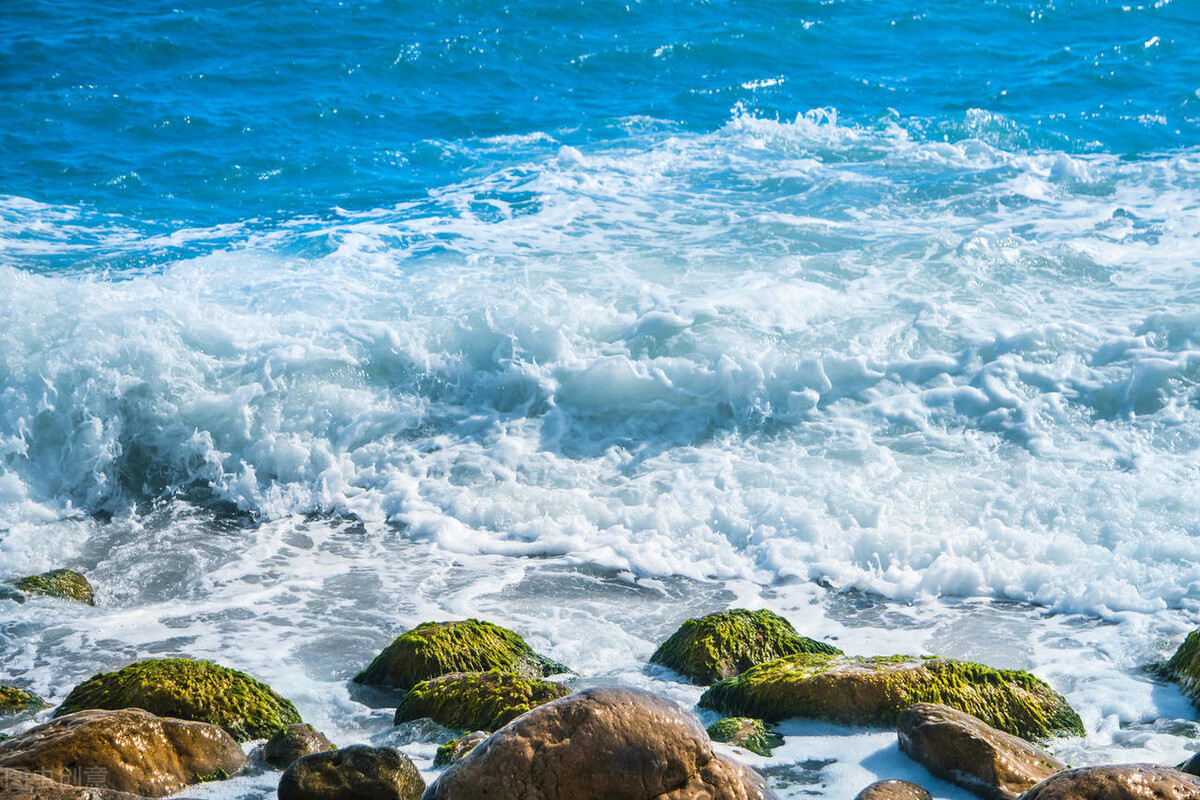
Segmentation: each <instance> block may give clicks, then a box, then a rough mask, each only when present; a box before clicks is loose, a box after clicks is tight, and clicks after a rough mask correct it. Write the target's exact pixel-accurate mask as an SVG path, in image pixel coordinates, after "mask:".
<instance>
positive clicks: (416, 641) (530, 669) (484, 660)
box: [354, 619, 568, 690]
mask: <svg viewBox="0 0 1200 800" xmlns="http://www.w3.org/2000/svg"><path fill="white" fill-rule="evenodd" d="M493 669H498V670H501V671H502V672H512V673H514V674H517V675H521V676H523V677H526V678H544V677H546V676H548V675H557V674H559V673H562V672H567V671H568V670H567V668H566V667H564V666H563V665H562V664H559V663H558V662H556V661H551V660H550V659H548V658H546V657H545V656H543V655H539V654H538V653H535V652H534V651H533V648H531V647H530V646H529V645H528V644H526V643H525V640H524V639H522V638H521V637H520V636H518V635H517V634H516V633H513V632H512V631H510V630H508V629H507V628H501V627H500V626H499V625H493V624H492V623H490V622H483V621H481V620H477V619H468V620H462V621H458V622H424V623H421V624H420V625H418V626H417V627H415V628H413V629H412V630H411V631H409V632H408V633H405V634H403V635H401V636H399V637H398V638H397V639H396V640H395V641H394V642H392V643H391V644H390V645H388V646H387V647H386V648H384V650H383V652H382V653H380V654H379V655H378V656H376V657H375V660H374V661H372V662H371V664H370V666H368V667H367V668H366V669H364V670H363V671H362V672H360V673H359V674H358V675H356V676H355V677H354V680H355V682H357V683H364V684H369V685H372V686H386V687H389V688H393V689H405V690H407V689H411V688H412V687H414V686H416V685H417V684H418V683H420V682H421V681H427V680H430V679H431V678H437V677H439V676H441V675H447V674H449V673H451V672H487V671H489V670H493Z"/></svg>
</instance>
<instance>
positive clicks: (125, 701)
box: [54, 658, 301, 742]
mask: <svg viewBox="0 0 1200 800" xmlns="http://www.w3.org/2000/svg"><path fill="white" fill-rule="evenodd" d="M86 708H107V709H119V708H144V709H145V710H147V711H149V712H150V713H152V714H158V715H159V716H161V717H176V718H178V719H187V720H193V721H195V722H209V723H212V724H213V725H220V726H221V727H222V728H224V729H225V730H227V731H228V732H229V734H230V735H231V736H233V738H234V739H236V740H238V741H239V742H245V741H248V740H250V739H265V738H267V737H268V736H270V735H271V734H273V733H275V731H277V730H279V729H280V728H283V727H285V726H287V725H291V724H293V723H296V722H300V721H301V720H300V714H298V713H297V712H296V707H295V706H293V705H292V704H291V703H290V702H289V701H287V700H285V699H284V698H282V697H280V696H279V695H278V694H276V693H275V692H274V691H272V689H271V687H270V686H267V685H266V684H264V683H259V682H258V681H256V680H254V678H251V677H250V676H249V675H246V674H245V673H242V672H238V671H237V670H232V669H229V668H227V667H222V666H219V665H217V664H214V663H212V662H211V661H193V660H191V659H187V658H162V659H151V660H149V661H139V662H138V663H136V664H130V665H129V666H127V667H125V668H123V669H120V670H117V671H116V672H108V673H101V674H99V675H94V676H92V677H91V678H89V679H88V680H86V681H84V682H83V683H81V684H79V685H78V686H76V687H75V688H74V689H73V690H72V691H71V693H70V694H69V695H67V699H66V700H64V701H63V704H62V705H61V706H59V708H58V710H57V711H55V712H54V716H56V717H58V716H62V715H63V714H71V713H73V712H75V711H81V710H83V709H86Z"/></svg>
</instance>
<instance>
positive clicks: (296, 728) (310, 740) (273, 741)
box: [263, 722, 336, 769]
mask: <svg viewBox="0 0 1200 800" xmlns="http://www.w3.org/2000/svg"><path fill="white" fill-rule="evenodd" d="M334 749H336V748H335V747H334V744H333V742H331V741H329V740H328V739H326V738H325V734H323V733H321V732H320V731H318V730H317V729H316V728H314V727H313V726H312V725H309V724H308V723H306V722H297V723H296V724H295V725H288V726H287V727H286V728H283V729H281V730H278V731H275V734H274V735H273V736H272V737H271V738H270V739H268V740H267V743H266V744H265V745H263V761H266V762H267V763H268V764H270V765H271V766H273V767H279V768H280V769H287V768H288V767H289V766H291V764H292V762H293V761H295V760H296V759H299V758H304V756H310V755H312V754H313V753H323V752H325V751H326V750H334Z"/></svg>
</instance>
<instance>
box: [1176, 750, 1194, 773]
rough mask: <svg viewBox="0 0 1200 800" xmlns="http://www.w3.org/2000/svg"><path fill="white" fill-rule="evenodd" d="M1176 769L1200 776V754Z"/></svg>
mask: <svg viewBox="0 0 1200 800" xmlns="http://www.w3.org/2000/svg"><path fill="white" fill-rule="evenodd" d="M1175 769H1177V770H1179V771H1180V772H1186V773H1187V774H1188V775H1200V753H1197V754H1196V755H1194V756H1192V757H1191V758H1189V759H1188V760H1187V761H1185V762H1183V763H1182V764H1180V765H1179V766H1178V767H1176V768H1175Z"/></svg>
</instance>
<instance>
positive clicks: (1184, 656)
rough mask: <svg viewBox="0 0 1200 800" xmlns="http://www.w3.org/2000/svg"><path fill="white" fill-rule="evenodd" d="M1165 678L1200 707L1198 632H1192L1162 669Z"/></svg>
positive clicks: (1199, 644) (1199, 632)
mask: <svg viewBox="0 0 1200 800" xmlns="http://www.w3.org/2000/svg"><path fill="white" fill-rule="evenodd" d="M1164 672H1165V673H1166V676H1167V677H1168V678H1170V679H1171V680H1173V681H1175V682H1176V683H1178V684H1179V688H1181V689H1183V693H1184V694H1186V695H1187V696H1188V699H1190V700H1191V701H1192V705H1195V706H1198V707H1200V630H1197V631H1192V632H1191V633H1189V634H1188V635H1187V638H1186V639H1184V640H1183V644H1181V645H1179V649H1178V650H1176V651H1175V655H1173V656H1171V660H1170V661H1168V662H1167V663H1166V666H1165V667H1164Z"/></svg>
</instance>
